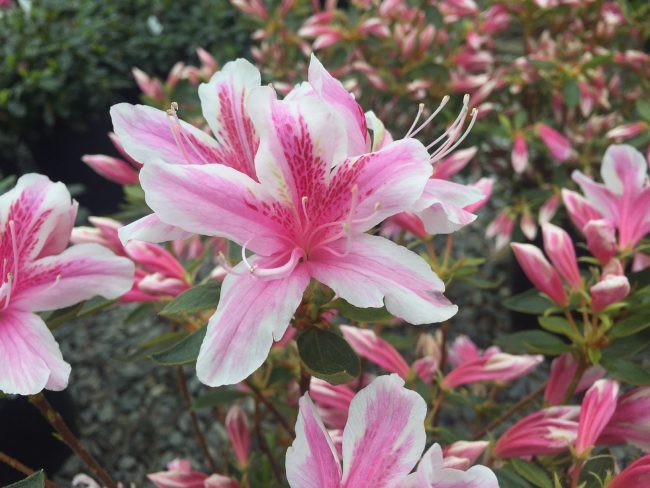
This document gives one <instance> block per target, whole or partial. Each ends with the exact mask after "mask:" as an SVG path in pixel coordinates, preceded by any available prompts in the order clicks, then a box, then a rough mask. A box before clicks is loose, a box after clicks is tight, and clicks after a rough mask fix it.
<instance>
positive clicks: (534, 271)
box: [511, 243, 568, 306]
mask: <svg viewBox="0 0 650 488" xmlns="http://www.w3.org/2000/svg"><path fill="white" fill-rule="evenodd" d="M511 247H512V252H513V253H514V255H515V258H516V259H517V262H518V263H519V265H520V266H521V268H522V269H523V270H524V273H525V274H526V276H527V277H528V279H529V280H530V281H531V282H532V283H533V285H535V288H537V289H538V290H539V291H541V292H542V293H546V294H547V295H548V296H549V297H550V298H551V299H552V300H553V301H554V302H555V303H557V304H558V305H562V306H564V305H566V304H567V300H568V298H567V296H566V292H565V291H564V287H563V285H562V280H561V279H560V275H559V274H558V272H557V271H556V270H555V268H554V267H553V266H551V263H549V262H548V261H547V260H546V258H545V257H544V254H542V251H540V249H539V248H537V247H535V246H533V245H532V244H517V243H513V244H511Z"/></svg>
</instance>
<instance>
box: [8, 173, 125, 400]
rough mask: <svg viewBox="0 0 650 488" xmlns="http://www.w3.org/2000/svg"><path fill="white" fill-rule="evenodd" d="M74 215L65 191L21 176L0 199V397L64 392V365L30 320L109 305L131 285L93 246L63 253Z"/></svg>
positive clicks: (44, 331)
mask: <svg viewBox="0 0 650 488" xmlns="http://www.w3.org/2000/svg"><path fill="white" fill-rule="evenodd" d="M76 215H77V202H74V201H72V199H71V198H70V193H69V192H68V190H67V188H66V187H65V185H64V184H63V183H52V182H51V181H50V180H49V179H48V178H47V177H46V176H42V175H37V174H28V175H25V176H22V177H21V178H20V179H19V180H18V182H17V183H16V186H15V187H14V188H13V189H12V190H10V191H8V192H7V193H5V194H4V195H2V196H0V261H1V262H2V274H1V275H0V358H2V360H1V361H0V391H3V392H4V393H7V394H20V395H32V394H36V393H39V392H40V391H41V390H43V389H44V388H45V389H48V390H63V389H64V388H65V387H66V386H67V385H68V378H69V376H70V365H69V364H68V363H67V362H65V361H64V359H63V356H62V355H61V351H60V349H59V345H58V344H57V342H56V340H55V339H54V337H53V336H52V333H51V332H50V330H49V329H48V328H47V325H46V324H45V322H44V321H43V319H41V317H39V316H38V315H36V313H34V312H44V311H48V310H56V309H59V308H64V307H68V306H70V305H74V304H75V303H78V302H81V301H83V300H87V299H89V298H92V297H93V296H95V295H101V296H103V297H104V298H108V299H113V298H117V297H119V296H120V295H121V294H122V293H124V292H126V291H127V290H128V289H129V288H130V287H131V283H132V282H133V263H132V262H131V261H129V260H128V259H126V258H122V257H117V256H115V255H114V254H113V253H111V252H110V251H109V250H108V249H106V248H105V247H102V246H99V245H97V244H80V245H76V246H73V247H70V248H69V249H66V247H67V245H68V242H69V240H70V232H71V231H72V226H73V225H74V220H75V217H76Z"/></svg>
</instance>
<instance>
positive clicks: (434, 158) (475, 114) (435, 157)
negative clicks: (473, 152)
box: [431, 108, 478, 163]
mask: <svg viewBox="0 0 650 488" xmlns="http://www.w3.org/2000/svg"><path fill="white" fill-rule="evenodd" d="M470 116H471V117H472V118H471V119H470V121H469V124H468V125H467V128H466V129H465V132H464V133H463V135H462V136H460V138H459V139H458V140H457V141H456V142H455V143H454V145H453V146H451V147H450V148H449V149H448V150H447V151H445V152H444V154H440V155H436V154H432V155H431V162H432V163H435V162H436V161H438V160H440V159H441V158H443V157H445V156H446V155H447V154H449V153H451V152H453V151H454V149H456V148H457V147H458V146H459V145H460V144H461V143H462V142H463V141H464V140H465V138H466V137H467V136H468V135H469V133H470V132H471V130H472V127H474V123H475V122H476V118H477V117H478V109H476V108H473V109H472V113H471V115H470Z"/></svg>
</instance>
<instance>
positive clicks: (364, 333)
mask: <svg viewBox="0 0 650 488" xmlns="http://www.w3.org/2000/svg"><path fill="white" fill-rule="evenodd" d="M341 332H342V333H343V337H345V340H346V341H348V343H349V344H350V346H351V347H352V349H354V350H355V352H356V353H357V354H359V355H360V356H362V357H364V358H366V359H367V360H368V361H371V362H373V363H375V364H376V365H378V366H380V367H382V368H383V369H385V370H386V371H389V372H391V373H397V374H398V375H400V376H401V377H402V378H404V379H406V378H407V377H408V374H409V371H410V368H409V365H408V364H407V363H406V361H404V358H403V357H402V355H401V354H400V353H399V352H398V351H397V349H395V348H394V347H393V346H391V345H390V344H389V343H388V342H386V341H385V340H383V339H381V338H380V337H377V335H376V334H375V333H374V332H373V331H372V330H369V329H360V328H358V327H350V326H348V325H341Z"/></svg>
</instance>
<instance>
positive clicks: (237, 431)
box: [226, 405, 251, 466]
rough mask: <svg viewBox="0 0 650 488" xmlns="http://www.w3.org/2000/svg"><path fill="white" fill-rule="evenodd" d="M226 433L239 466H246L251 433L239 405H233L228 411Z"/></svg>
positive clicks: (244, 413)
mask: <svg viewBox="0 0 650 488" xmlns="http://www.w3.org/2000/svg"><path fill="white" fill-rule="evenodd" d="M226 431H227V432H228V438H229V439H230V445H231V446H232V449H233V451H235V458H236V459H237V462H238V463H239V466H246V464H247V463H248V456H249V454H250V451H251V433H250V429H249V428H248V419H247V418H246V412H244V409H243V408H241V407H240V406H239V405H234V406H232V407H230V409H229V410H228V414H227V415H226Z"/></svg>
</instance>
